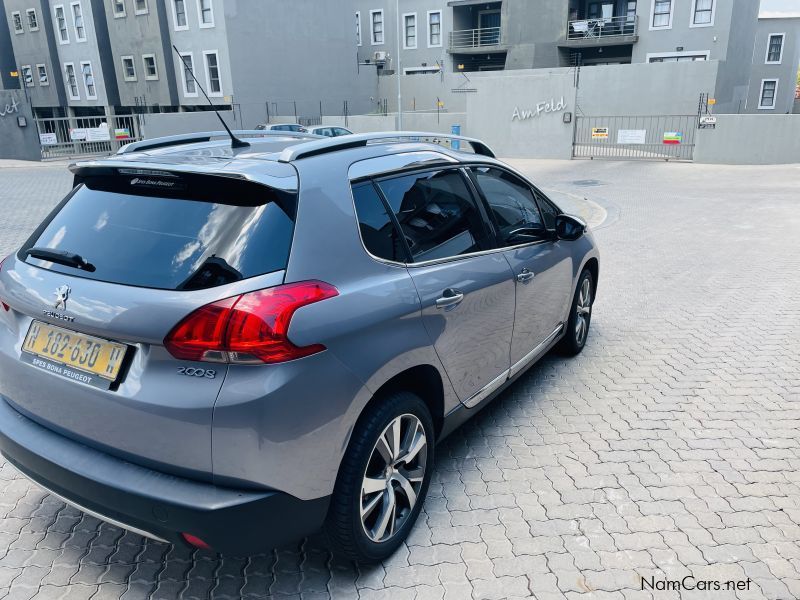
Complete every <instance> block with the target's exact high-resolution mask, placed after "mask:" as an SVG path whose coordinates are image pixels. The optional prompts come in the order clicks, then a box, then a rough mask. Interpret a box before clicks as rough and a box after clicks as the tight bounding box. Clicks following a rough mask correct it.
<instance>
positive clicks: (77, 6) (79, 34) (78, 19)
mask: <svg viewBox="0 0 800 600" xmlns="http://www.w3.org/2000/svg"><path fill="white" fill-rule="evenodd" d="M70 6H71V7H72V24H73V25H74V26H75V39H76V40H78V41H79V42H85V41H86V29H84V27H83V7H81V3H80V2H73V3H72V4H70Z"/></svg>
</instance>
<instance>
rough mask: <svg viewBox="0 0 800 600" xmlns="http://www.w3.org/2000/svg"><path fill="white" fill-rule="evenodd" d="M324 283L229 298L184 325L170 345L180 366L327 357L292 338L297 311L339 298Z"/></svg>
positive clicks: (174, 333)
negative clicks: (319, 355) (192, 362)
mask: <svg viewBox="0 0 800 600" xmlns="http://www.w3.org/2000/svg"><path fill="white" fill-rule="evenodd" d="M338 295H339V292H338V290H337V289H336V288H335V287H333V286H332V285H330V284H327V283H323V282H322V281H303V282H300V283H291V284H288V285H280V286H277V287H274V288H268V289H265V290H259V291H257V292H250V293H247V294H243V295H241V296H234V297H233V298H226V299H225V300H220V301H219V302H214V303H213V304H208V305H206V306H203V307H201V308H199V309H197V310H196V311H194V312H193V313H191V314H190V315H189V316H187V317H186V318H185V319H183V320H182V321H181V322H180V323H178V324H177V325H176V326H175V327H174V328H173V330H172V331H171V332H170V334H169V335H168V336H167V337H166V339H165V340H164V346H166V348H167V350H168V351H169V353H170V354H172V356H174V357H175V358H177V359H180V360H191V361H204V362H224V363H236V364H258V363H279V362H286V361H289V360H295V359H297V358H303V357H305V356H310V355H312V354H316V353H317V352H322V351H323V350H325V346H323V345H322V344H312V345H310V346H296V345H295V344H293V343H292V342H291V341H290V340H289V338H288V332H289V323H290V322H291V320H292V315H293V314H294V313H295V311H296V310H297V309H298V308H300V307H302V306H306V305H308V304H313V303H315V302H320V301H321V300H326V299H328V298H333V297H334V296H338Z"/></svg>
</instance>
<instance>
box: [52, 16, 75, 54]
mask: <svg viewBox="0 0 800 600" xmlns="http://www.w3.org/2000/svg"><path fill="white" fill-rule="evenodd" d="M59 9H61V16H62V18H63V19H64V34H65V36H66V39H64V36H62V35H61V28H60V27H59V26H58V25H59V24H58V10H59ZM53 18H54V19H55V32H56V37H57V38H58V45H59V46H64V45H66V44H69V23H67V11H66V10H65V8H64V5H63V4H55V5H53ZM65 64H66V63H65ZM73 66H74V65H73Z"/></svg>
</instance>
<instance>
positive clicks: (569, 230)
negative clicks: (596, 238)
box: [556, 215, 586, 241]
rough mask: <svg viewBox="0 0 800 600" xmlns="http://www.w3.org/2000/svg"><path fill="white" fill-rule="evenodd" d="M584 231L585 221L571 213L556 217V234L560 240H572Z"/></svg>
mask: <svg viewBox="0 0 800 600" xmlns="http://www.w3.org/2000/svg"><path fill="white" fill-rule="evenodd" d="M584 233H586V223H584V222H583V221H582V220H581V219H579V218H578V217H573V216H572V215H558V216H557V217H556V235H557V236H558V239H560V240H567V241H574V240H577V239H579V238H580V237H581V236H582V235H583V234H584Z"/></svg>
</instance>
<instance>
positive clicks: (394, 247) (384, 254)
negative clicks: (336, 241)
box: [353, 181, 407, 262]
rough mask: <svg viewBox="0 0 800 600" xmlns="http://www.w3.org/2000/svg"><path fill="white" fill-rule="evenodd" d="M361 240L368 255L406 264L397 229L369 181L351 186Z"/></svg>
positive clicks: (401, 241) (404, 250) (403, 248)
mask: <svg viewBox="0 0 800 600" xmlns="http://www.w3.org/2000/svg"><path fill="white" fill-rule="evenodd" d="M353 199H354V200H355V205H356V214H357V215H358V226H359V227H360V229H361V239H362V240H364V246H365V247H366V248H367V250H369V252H370V254H372V255H373V256H377V257H378V258H385V259H386V260H392V261H395V262H406V261H407V257H406V249H405V246H404V245H403V240H402V239H401V238H400V234H399V232H398V231H397V228H396V227H395V226H394V223H392V220H391V218H390V217H389V215H388V214H387V213H386V208H385V206H384V204H383V201H382V200H381V198H380V196H378V192H377V191H376V190H375V186H374V185H373V184H372V182H371V181H368V182H366V183H360V184H357V185H354V186H353Z"/></svg>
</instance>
